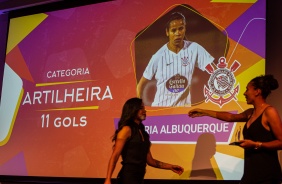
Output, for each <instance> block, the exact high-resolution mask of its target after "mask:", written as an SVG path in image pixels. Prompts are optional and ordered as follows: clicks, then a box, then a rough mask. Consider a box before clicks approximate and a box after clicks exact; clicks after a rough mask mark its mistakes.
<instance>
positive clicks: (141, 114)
mask: <svg viewBox="0 0 282 184" xmlns="http://www.w3.org/2000/svg"><path fill="white" fill-rule="evenodd" d="M145 119H146V109H145V106H144V104H143V103H142V105H141V107H140V109H139V111H138V113H137V117H136V120H137V121H143V120H145Z"/></svg>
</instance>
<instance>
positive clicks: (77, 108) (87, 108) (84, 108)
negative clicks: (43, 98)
mask: <svg viewBox="0 0 282 184" xmlns="http://www.w3.org/2000/svg"><path fill="white" fill-rule="evenodd" d="M97 109H99V106H89V107H73V108H60V109H47V110H39V111H62V110H64V111H77V110H97Z"/></svg>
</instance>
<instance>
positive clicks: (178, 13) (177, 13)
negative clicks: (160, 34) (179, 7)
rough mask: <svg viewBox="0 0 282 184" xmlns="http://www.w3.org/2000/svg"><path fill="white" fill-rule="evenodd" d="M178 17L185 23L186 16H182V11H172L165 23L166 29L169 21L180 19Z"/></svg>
mask: <svg viewBox="0 0 282 184" xmlns="http://www.w3.org/2000/svg"><path fill="white" fill-rule="evenodd" d="M180 19H181V20H183V22H184V23H185V24H186V18H185V16H184V15H183V14H182V13H180V12H173V13H172V14H171V15H170V17H169V20H168V21H167V23H166V30H168V29H169V26H170V23H171V22H172V21H174V20H180Z"/></svg>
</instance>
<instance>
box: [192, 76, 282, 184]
mask: <svg viewBox="0 0 282 184" xmlns="http://www.w3.org/2000/svg"><path fill="white" fill-rule="evenodd" d="M277 88H278V82H277V80H276V79H275V78H274V77H273V76H272V75H265V76H259V77H256V78H254V79H252V80H251V81H250V82H249V83H248V85H247V89H246V91H245V93H244V95H245V97H246V100H247V104H251V105H253V108H250V109H247V110H245V111H244V112H242V113H239V114H232V113H229V112H218V111H212V110H204V109H194V110H191V111H190V112H189V113H188V115H189V116H190V117H199V116H210V117H213V118H217V119H220V120H224V121H228V122H246V124H245V126H244V129H243V136H244V140H240V144H239V146H240V147H242V148H244V149H245V151H244V158H245V162H244V174H243V177H242V179H241V182H240V184H280V179H281V168H280V164H279V161H278V155H277V150H281V149H282V123H281V119H280V117H279V114H278V112H277V110H276V109H275V108H274V107H272V106H270V105H269V104H267V103H266V98H267V96H268V95H269V94H270V93H271V91H272V90H275V89H277Z"/></svg>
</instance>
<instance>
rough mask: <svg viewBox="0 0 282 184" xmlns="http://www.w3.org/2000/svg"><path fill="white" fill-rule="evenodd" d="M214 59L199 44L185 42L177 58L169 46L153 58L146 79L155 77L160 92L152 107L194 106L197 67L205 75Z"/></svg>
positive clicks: (145, 74)
mask: <svg viewBox="0 0 282 184" xmlns="http://www.w3.org/2000/svg"><path fill="white" fill-rule="evenodd" d="M213 60H214V58H213V57H212V56H211V55H210V54H209V53H208V52H207V51H206V50H205V49H204V48H203V47H202V46H200V45H199V44H197V43H195V42H191V41H186V40H184V47H183V48H182V49H181V51H179V52H178V53H177V54H176V53H174V52H172V51H170V50H169V49H168V47H167V44H165V45H164V46H163V47H161V48H160V49H159V50H158V51H157V52H156V53H155V54H154V55H153V56H152V58H151V60H150V62H149V64H148V66H147V67H146V69H145V71H144V73H143V76H144V77H145V78H146V79H148V80H151V79H152V78H153V76H155V78H156V80H157V91H156V94H155V98H154V101H153V103H152V106H163V107H165V106H166V107H168V106H191V95H190V91H189V89H190V85H191V80H192V75H193V72H194V67H198V68H200V69H201V70H203V71H205V67H206V66H207V65H208V64H210V63H211V62H213Z"/></svg>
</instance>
